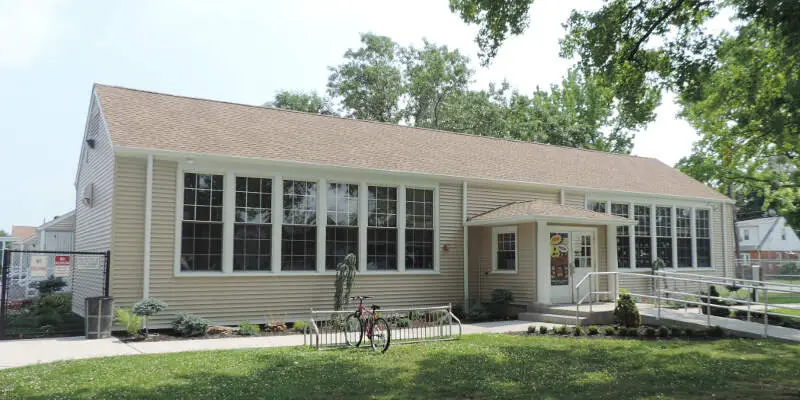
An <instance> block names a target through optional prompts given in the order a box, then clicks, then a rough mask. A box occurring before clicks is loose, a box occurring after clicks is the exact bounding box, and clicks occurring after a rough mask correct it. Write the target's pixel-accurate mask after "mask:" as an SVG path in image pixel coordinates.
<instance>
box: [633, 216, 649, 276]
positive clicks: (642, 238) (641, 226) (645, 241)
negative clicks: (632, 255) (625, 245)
mask: <svg viewBox="0 0 800 400" xmlns="http://www.w3.org/2000/svg"><path fill="white" fill-rule="evenodd" d="M633 216H634V218H635V219H636V227H635V229H634V232H635V233H636V235H635V236H634V237H635V242H636V266H637V267H639V268H641V267H650V266H652V262H653V248H652V242H651V241H650V224H651V223H652V221H650V206H641V205H636V206H634V207H633Z"/></svg>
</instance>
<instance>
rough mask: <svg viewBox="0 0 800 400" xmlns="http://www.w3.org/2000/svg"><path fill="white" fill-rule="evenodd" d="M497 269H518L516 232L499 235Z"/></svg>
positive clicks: (496, 255)
mask: <svg viewBox="0 0 800 400" xmlns="http://www.w3.org/2000/svg"><path fill="white" fill-rule="evenodd" d="M495 257H497V269H498V270H504V271H514V270H516V269H517V234H516V233H514V232H507V233H498V234H497V254H495Z"/></svg>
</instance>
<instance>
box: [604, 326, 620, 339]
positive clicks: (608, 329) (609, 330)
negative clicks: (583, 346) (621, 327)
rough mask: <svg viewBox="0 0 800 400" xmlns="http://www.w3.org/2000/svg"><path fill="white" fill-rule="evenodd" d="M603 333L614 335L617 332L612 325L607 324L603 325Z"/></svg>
mask: <svg viewBox="0 0 800 400" xmlns="http://www.w3.org/2000/svg"><path fill="white" fill-rule="evenodd" d="M603 334H605V335H606V336H614V335H616V334H617V330H616V329H614V327H613V326H610V325H609V326H607V327H605V329H604V330H603Z"/></svg>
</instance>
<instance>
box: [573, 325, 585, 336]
mask: <svg viewBox="0 0 800 400" xmlns="http://www.w3.org/2000/svg"><path fill="white" fill-rule="evenodd" d="M572 334H573V335H574V336H583V334H584V332H583V327H582V326H580V325H575V326H574V327H573V328H572Z"/></svg>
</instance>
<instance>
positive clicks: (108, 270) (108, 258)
mask: <svg viewBox="0 0 800 400" xmlns="http://www.w3.org/2000/svg"><path fill="white" fill-rule="evenodd" d="M103 271H104V273H105V275H106V276H105V278H106V279H105V287H104V288H103V296H105V297H108V294H109V291H110V290H109V286H110V282H111V250H106V265H105V266H104V268H103Z"/></svg>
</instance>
